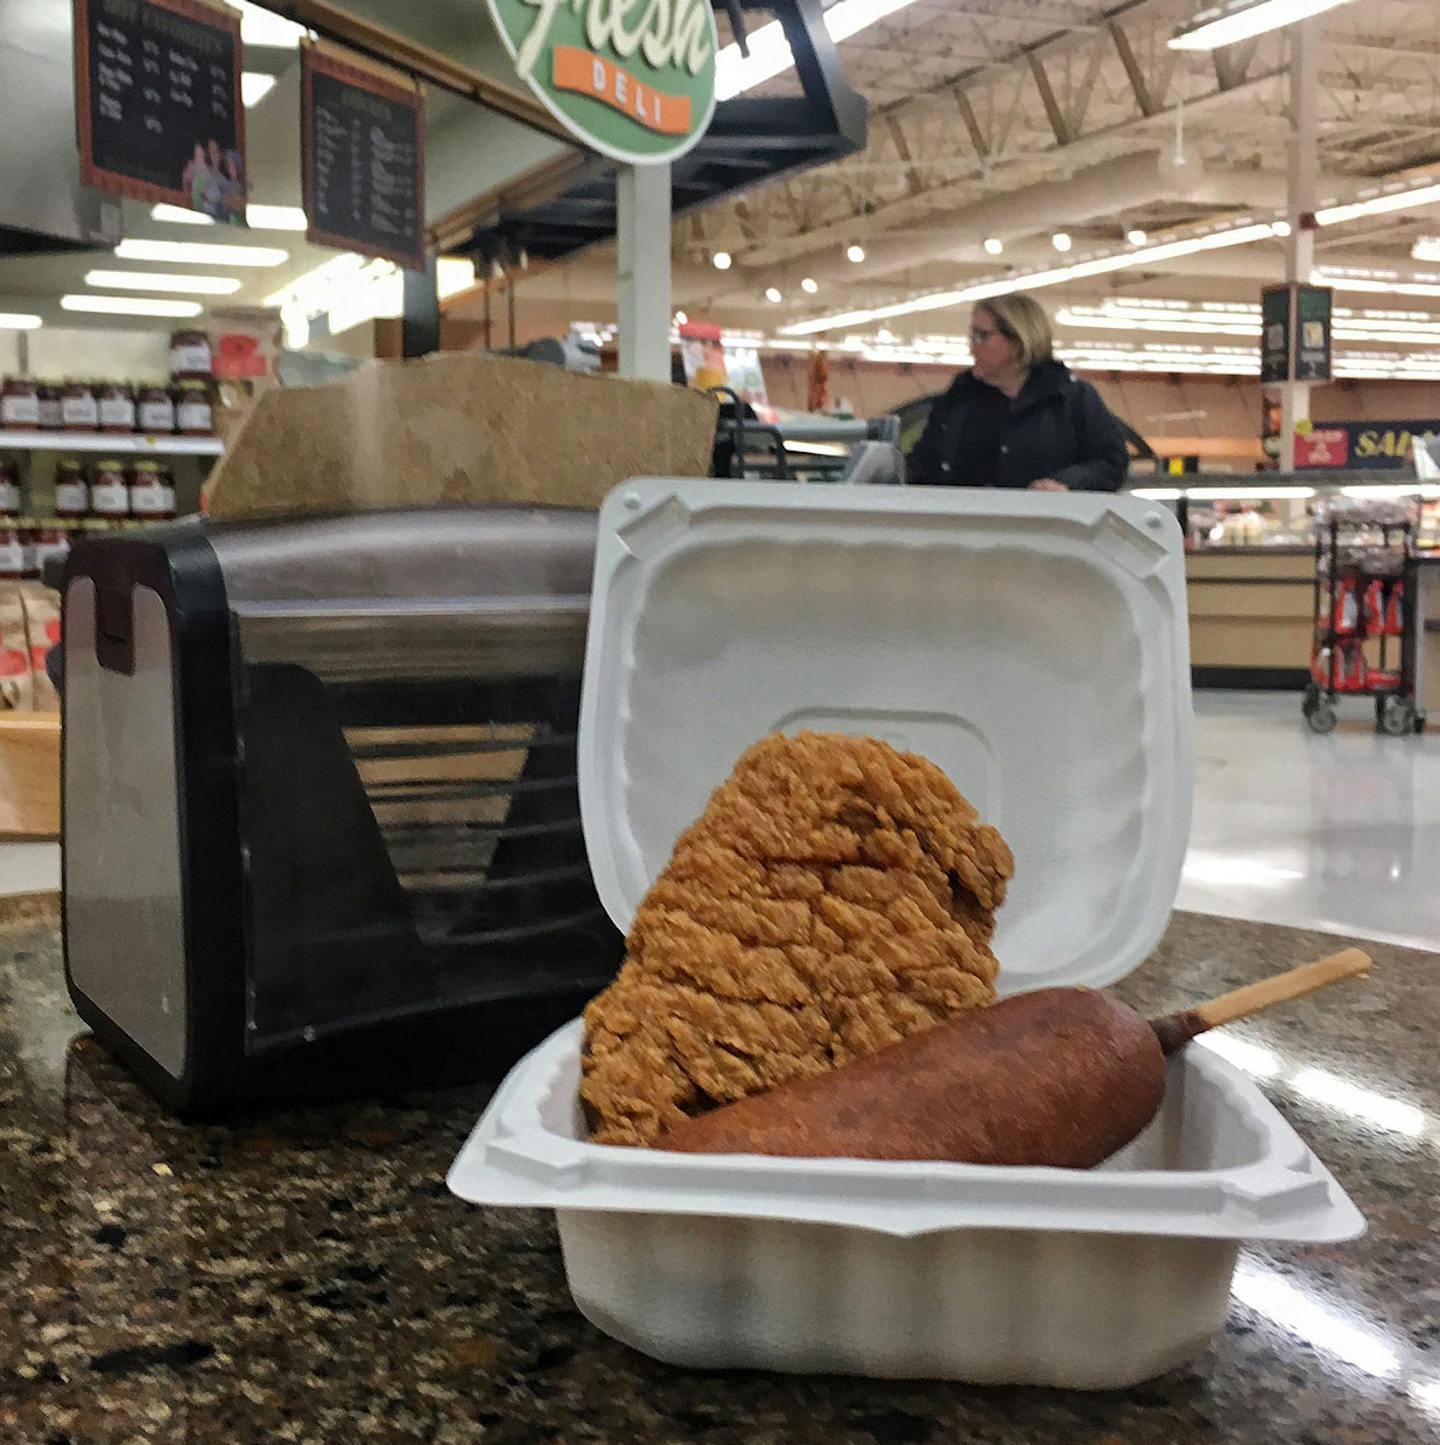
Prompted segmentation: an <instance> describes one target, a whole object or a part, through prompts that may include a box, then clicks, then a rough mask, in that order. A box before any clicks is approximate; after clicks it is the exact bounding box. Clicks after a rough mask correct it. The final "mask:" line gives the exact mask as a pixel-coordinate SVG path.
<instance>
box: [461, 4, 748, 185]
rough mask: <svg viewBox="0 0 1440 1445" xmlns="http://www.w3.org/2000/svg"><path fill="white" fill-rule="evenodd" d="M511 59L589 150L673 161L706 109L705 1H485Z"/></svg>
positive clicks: (709, 38) (713, 38)
mask: <svg viewBox="0 0 1440 1445" xmlns="http://www.w3.org/2000/svg"><path fill="white" fill-rule="evenodd" d="M488 3H489V6H490V14H491V16H492V17H493V18H494V20H495V24H496V26H497V27H498V28H499V31H500V34H501V35H502V36H504V38H505V44H506V46H507V48H508V49H509V51H510V54H511V55H512V56H514V57H515V68H516V70H518V71H519V73H520V77H521V79H522V80H524V81H525V83H526V84H527V85H528V86H529V87H530V89H531V90H532V91H534V93H535V95H536V96H537V97H538V98H539V100H540V101H541V102H542V103H543V104H544V106H545V108H546V109H547V110H549V112H550V113H551V114H552V115H553V116H554V117H555V118H556V119H557V120H558V121H559V122H560V123H561V124H562V125H563V126H565V128H566V129H567V130H569V131H570V132H571V133H572V134H573V135H575V136H576V137H577V138H578V139H579V140H580V141H581V142H583V143H584V144H585V145H587V146H589V147H591V148H592V149H593V150H597V151H599V152H600V153H601V154H602V155H607V156H610V157H612V158H613V159H615V160H617V161H628V162H630V163H632V164H634V165H644V164H645V163H646V162H654V161H672V160H675V159H676V158H677V157H679V156H682V155H684V154H685V152H686V151H688V150H689V149H690V148H691V146H693V145H694V144H695V143H696V141H698V140H699V139H700V137H701V136H702V135H704V134H705V131H706V128H707V127H708V126H709V124H710V117H711V115H712V114H713V113H714V110H715V54H716V51H717V50H718V49H719V43H720V42H719V36H718V35H717V33H716V30H715V12H714V10H713V9H712V8H711V4H710V0H488Z"/></svg>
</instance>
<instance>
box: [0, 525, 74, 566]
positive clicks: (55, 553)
mask: <svg viewBox="0 0 1440 1445" xmlns="http://www.w3.org/2000/svg"><path fill="white" fill-rule="evenodd" d="M69 550H70V536H69V533H68V532H67V531H66V530H65V529H64V528H63V527H12V526H9V525H8V524H7V523H6V522H5V521H4V519H3V518H0V579H4V580H6V581H11V580H15V579H24V578H27V577H39V576H40V575H41V572H42V571H43V569H44V566H45V564H46V562H48V561H49V560H50V558H52V557H62V558H63V557H64V556H65V555H66V554H67V553H68V552H69Z"/></svg>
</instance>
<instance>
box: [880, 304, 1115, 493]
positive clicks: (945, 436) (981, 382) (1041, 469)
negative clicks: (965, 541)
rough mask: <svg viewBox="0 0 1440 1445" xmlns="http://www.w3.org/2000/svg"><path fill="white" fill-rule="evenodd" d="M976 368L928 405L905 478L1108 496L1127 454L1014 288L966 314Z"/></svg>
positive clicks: (1046, 321)
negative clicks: (925, 419)
mask: <svg viewBox="0 0 1440 1445" xmlns="http://www.w3.org/2000/svg"><path fill="white" fill-rule="evenodd" d="M970 351H971V354H972V355H973V356H974V358H975V364H974V366H973V367H971V369H970V370H969V371H962V372H961V373H960V375H959V376H957V377H956V378H955V381H954V384H953V385H952V386H951V387H950V390H949V391H947V392H946V393H945V395H944V396H942V397H941V398H940V399H939V400H938V401H937V402H936V403H935V405H934V407H933V408H932V409H931V411H930V419H929V421H928V422H927V423H926V425H925V431H924V434H923V435H922V436H921V438H920V440H919V442H918V443H917V444H916V447H915V450H914V452H913V453H912V454H911V456H910V463H909V474H910V481H911V483H912V484H915V485H919V486H940V487H1028V488H1030V489H1031V490H1032V491H1037V492H1064V491H1086V492H1113V491H1116V490H1118V488H1119V487H1120V484H1121V483H1122V482H1123V481H1124V480H1125V471H1126V468H1127V467H1128V465H1129V455H1128V453H1127V452H1126V450H1125V439H1124V436H1123V435H1122V433H1121V431H1120V426H1119V423H1118V422H1116V420H1115V418H1114V417H1113V416H1112V415H1111V414H1110V411H1109V410H1108V408H1107V407H1106V405H1105V403H1104V402H1103V401H1101V400H1100V393H1099V392H1097V391H1096V390H1095V388H1094V387H1093V386H1091V385H1090V383H1089V382H1088V381H1081V380H1080V379H1079V378H1078V377H1075V376H1072V375H1071V373H1070V368H1069V367H1067V366H1066V365H1065V364H1064V362H1061V361H1056V360H1055V357H1054V354H1053V341H1052V338H1051V334H1050V318H1049V317H1048V316H1047V315H1046V314H1045V311H1044V309H1043V308H1042V307H1041V305H1040V303H1039V302H1038V301H1036V300H1035V298H1034V297H1033V296H1027V295H1025V294H1024V293H1023V292H1020V291H1016V292H1012V293H1011V294H1010V295H1009V296H996V297H993V298H992V299H991V300H989V301H983V302H981V303H980V304H979V305H977V306H976V307H975V309H974V310H973V311H972V312H971V313H970Z"/></svg>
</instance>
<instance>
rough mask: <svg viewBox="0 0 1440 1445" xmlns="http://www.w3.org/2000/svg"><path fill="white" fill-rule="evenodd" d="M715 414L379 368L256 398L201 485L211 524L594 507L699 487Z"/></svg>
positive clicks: (406, 364) (519, 382)
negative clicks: (625, 492)
mask: <svg viewBox="0 0 1440 1445" xmlns="http://www.w3.org/2000/svg"><path fill="white" fill-rule="evenodd" d="M717 405H718V404H717V402H716V401H715V400H714V399H713V398H711V397H708V396H702V395H699V394H697V393H696V392H693V391H689V390H687V389H686V388H684V387H679V386H673V385H670V384H668V383H661V382H647V381H629V380H621V379H619V378H616V377H607V376H579V375H576V374H573V373H571V372H566V371H562V370H561V369H559V368H558V367H554V366H547V365H544V364H542V363H539V362H531V361H521V360H517V359H514V358H511V357H497V356H491V355H488V354H485V353H470V354H443V353H442V354H439V355H435V356H428V357H424V358H422V359H421V360H418V361H403V362H396V361H377V362H373V363H371V364H369V365H366V366H364V367H362V368H361V369H360V370H358V371H356V372H355V373H354V374H353V375H351V376H349V377H346V378H345V379H344V380H343V381H339V382H336V383H333V384H331V385H328V386H317V387H294V388H283V387H282V388H278V389H276V390H273V391H270V392H268V393H267V394H265V395H264V396H262V397H260V398H259V399H258V401H257V402H256V404H255V406H254V408H253V410H252V411H251V412H250V415H249V416H248V417H247V418H246V420H245V422H244V424H243V425H242V426H241V428H240V430H239V433H238V434H237V436H236V437H235V440H234V444H233V446H232V447H231V449H230V450H229V452H228V453H227V454H226V456H225V457H224V458H223V459H222V461H221V462H220V463H219V465H218V466H217V467H216V470H215V472H214V473H213V474H212V478H211V483H210V484H209V486H208V487H207V490H208V492H209V511H210V514H211V515H212V516H215V517H244V516H263V515H280V514H293V513H300V512H333V511H352V510H356V509H365V508H372V507H390V506H424V505H427V504H433V503H438V502H519V503H526V502H533V503H540V504H549V505H555V506H571V507H598V506H599V504H600V502H601V500H602V499H603V498H604V496H605V494H606V493H607V492H609V491H610V490H611V488H613V487H615V486H616V485H618V484H619V483H620V482H623V481H626V480H628V479H629V478H631V477H636V476H671V477H677V476H678V477H686V476H695V477H699V476H704V475H706V474H707V473H708V471H709V469H710V452H711V447H712V444H713V442H714V437H715V418H716V412H717Z"/></svg>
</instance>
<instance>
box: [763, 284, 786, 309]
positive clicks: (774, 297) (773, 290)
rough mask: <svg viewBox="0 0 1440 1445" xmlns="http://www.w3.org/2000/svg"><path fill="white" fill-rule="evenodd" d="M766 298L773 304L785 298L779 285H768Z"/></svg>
mask: <svg viewBox="0 0 1440 1445" xmlns="http://www.w3.org/2000/svg"><path fill="white" fill-rule="evenodd" d="M765 299H766V300H767V301H768V302H769V303H770V304H771V305H772V306H776V305H778V304H779V303H780V302H781V301H783V300H784V299H785V298H784V297H783V296H782V295H781V294H780V288H779V287H778V286H767V287H766V288H765Z"/></svg>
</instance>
